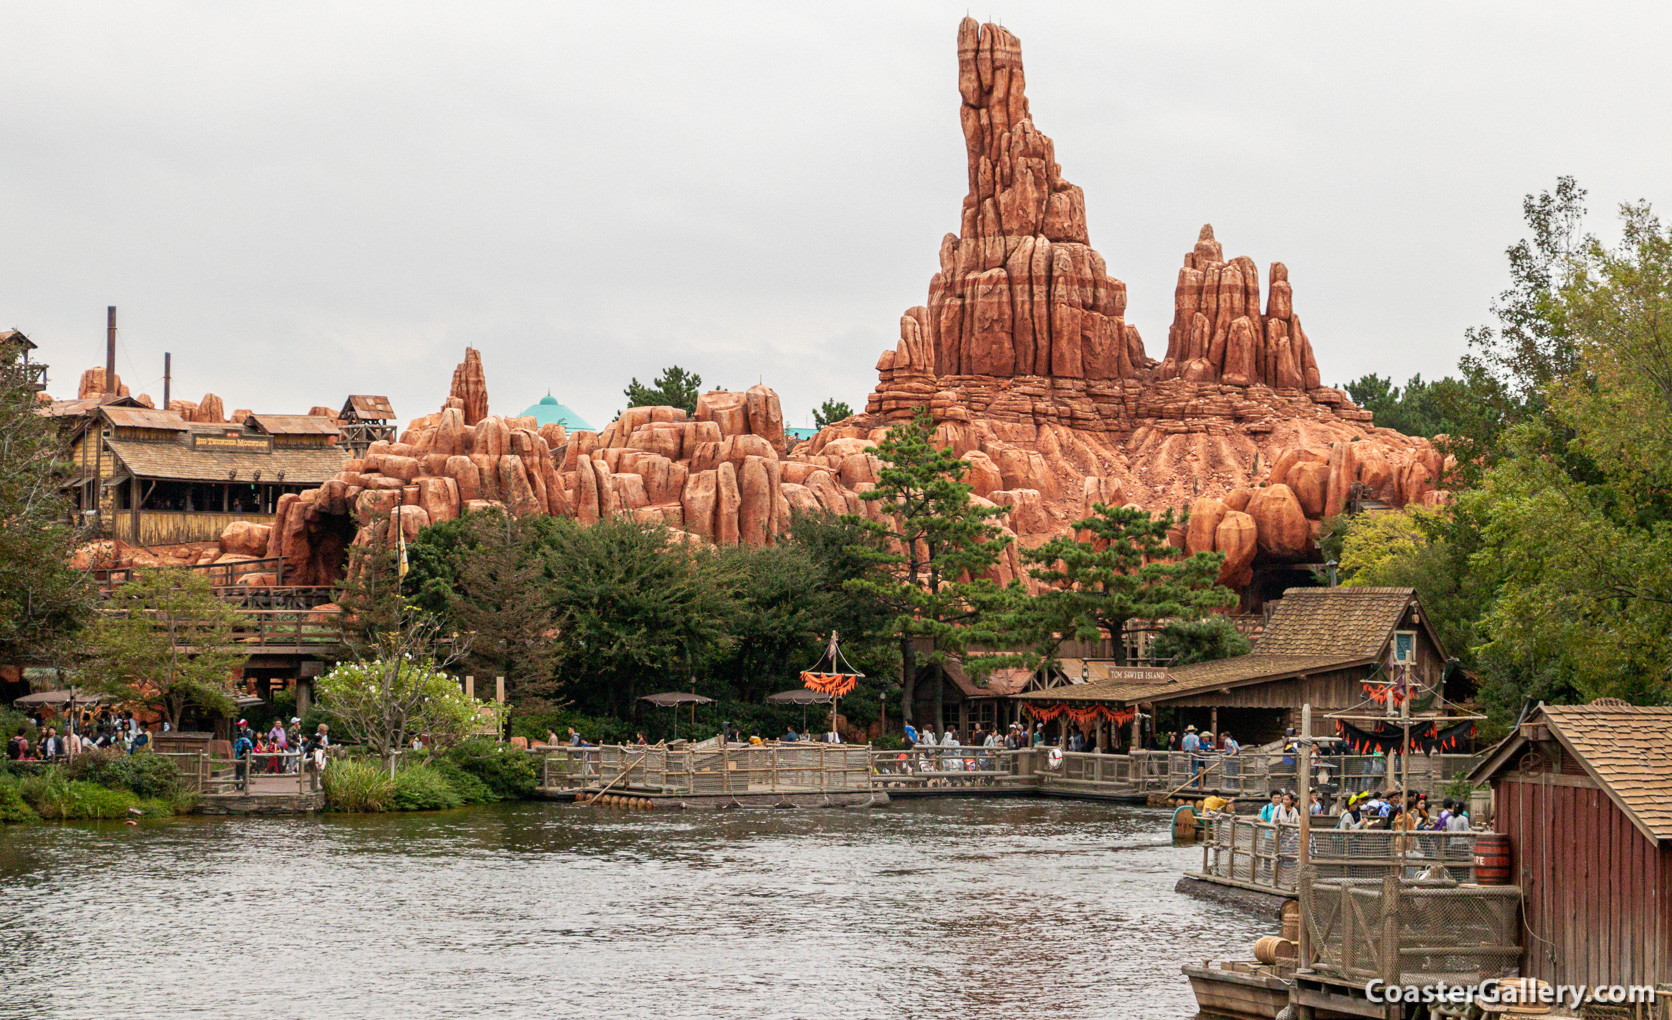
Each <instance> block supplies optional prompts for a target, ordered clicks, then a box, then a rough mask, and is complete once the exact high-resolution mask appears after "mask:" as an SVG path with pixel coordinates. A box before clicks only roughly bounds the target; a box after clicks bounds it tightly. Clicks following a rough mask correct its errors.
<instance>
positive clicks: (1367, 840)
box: [1201, 813, 1475, 896]
mask: <svg viewBox="0 0 1672 1020" xmlns="http://www.w3.org/2000/svg"><path fill="white" fill-rule="evenodd" d="M1207 820H1208V823H1209V830H1210V836H1209V838H1208V839H1207V841H1205V842H1204V843H1203V844H1202V871H1201V875H1202V876H1203V877H1205V878H1219V879H1227V880H1229V881H1231V882H1235V883H1238V884H1240V885H1246V886H1254V887H1257V888H1259V889H1264V890H1266V891H1268V892H1272V893H1275V894H1278V895H1289V896H1292V895H1294V894H1295V893H1296V892H1297V891H1299V889H1300V827H1299V826H1296V825H1278V824H1276V823H1273V822H1262V821H1260V820H1259V819H1257V818H1252V817H1247V818H1245V817H1239V816H1237V815H1227V814H1217V813H1216V814H1209V815H1208V816H1207ZM1401 843H1403V844H1404V847H1405V853H1404V856H1403V857H1401V856H1400V850H1399V848H1400V844H1401ZM1307 856H1308V859H1309V863H1310V865H1311V867H1312V869H1313V871H1312V874H1313V875H1314V876H1315V877H1317V878H1320V879H1337V878H1342V879H1355V880H1356V879H1379V878H1381V877H1382V876H1384V875H1390V874H1397V873H1399V872H1400V871H1401V870H1404V871H1407V872H1409V873H1410V874H1411V875H1415V874H1418V873H1420V872H1422V871H1425V870H1427V869H1428V868H1430V867H1433V866H1434V865H1439V866H1441V867H1443V868H1444V869H1445V870H1446V872H1447V873H1448V874H1449V875H1450V876H1451V879H1452V881H1456V882H1472V881H1474V873H1475V872H1474V863H1475V833H1473V832H1434V831H1428V830H1422V829H1418V830H1414V831H1412V832H1408V833H1405V832H1399V831H1396V830H1390V829H1333V828H1315V829H1312V835H1311V840H1310V842H1309V844H1308V853H1307Z"/></svg>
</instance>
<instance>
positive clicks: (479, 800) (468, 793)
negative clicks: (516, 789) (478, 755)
mask: <svg viewBox="0 0 1672 1020" xmlns="http://www.w3.org/2000/svg"><path fill="white" fill-rule="evenodd" d="M429 767H430V768H431V769H434V770H435V772H436V774H437V775H439V776H441V778H443V779H445V780H446V781H447V785H448V786H450V787H452V788H453V792H454V793H457V794H458V795H459V800H461V801H462V802H464V803H466V804H492V803H493V802H494V801H496V800H499V796H498V795H497V794H495V793H494V792H493V790H491V789H489V788H488V784H487V783H484V782H482V780H481V779H479V778H477V776H476V773H474V772H466V771H465V770H464V769H461V768H459V766H458V765H456V764H454V763H453V762H452V761H449V760H448V759H446V758H437V759H436V760H435V761H433V762H431V763H430V765H429Z"/></svg>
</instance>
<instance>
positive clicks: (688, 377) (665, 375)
mask: <svg viewBox="0 0 1672 1020" xmlns="http://www.w3.org/2000/svg"><path fill="white" fill-rule="evenodd" d="M622 392H623V393H624V394H626V396H627V406H628V407H661V406H667V407H683V408H684V409H685V413H687V414H696V413H697V398H698V397H699V396H701V395H702V376H700V375H698V374H696V373H695V372H687V371H685V370H684V369H683V368H680V367H679V366H678V365H670V366H668V367H667V368H664V369H662V374H661V375H659V376H657V377H656V379H655V380H654V381H653V382H652V383H651V384H650V385H649V386H646V385H644V384H643V383H641V382H639V380H638V378H637V377H636V376H635V377H634V379H633V381H632V382H630V383H628V384H627V388H626V389H625V390H623V391H622Z"/></svg>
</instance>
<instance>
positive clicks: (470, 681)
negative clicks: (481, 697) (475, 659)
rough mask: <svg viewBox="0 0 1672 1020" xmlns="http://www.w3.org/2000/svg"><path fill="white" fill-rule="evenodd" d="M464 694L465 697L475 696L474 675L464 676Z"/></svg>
mask: <svg viewBox="0 0 1672 1020" xmlns="http://www.w3.org/2000/svg"><path fill="white" fill-rule="evenodd" d="M464 696H465V697H467V698H474V697H476V678H475V677H473V676H467V677H465V678H464Z"/></svg>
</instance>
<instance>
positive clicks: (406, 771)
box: [394, 765, 464, 811]
mask: <svg viewBox="0 0 1672 1020" xmlns="http://www.w3.org/2000/svg"><path fill="white" fill-rule="evenodd" d="M463 803H464V797H462V796H460V794H459V792H458V791H457V790H455V789H453V787H452V785H451V784H449V783H448V782H447V777H445V776H443V775H442V774H441V772H440V771H438V770H437V769H434V768H432V767H430V766H428V765H408V766H406V767H405V768H403V769H401V770H400V771H399V772H396V773H395V802H394V807H395V810H396V811H440V810H443V809H445V808H456V807H458V806H460V805H461V804H463Z"/></svg>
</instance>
